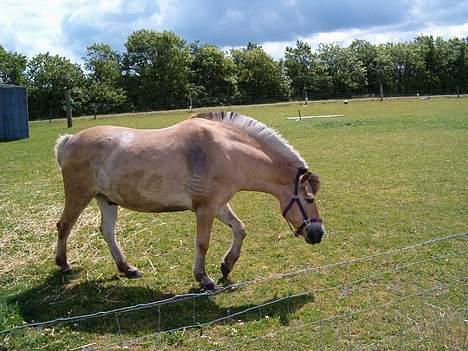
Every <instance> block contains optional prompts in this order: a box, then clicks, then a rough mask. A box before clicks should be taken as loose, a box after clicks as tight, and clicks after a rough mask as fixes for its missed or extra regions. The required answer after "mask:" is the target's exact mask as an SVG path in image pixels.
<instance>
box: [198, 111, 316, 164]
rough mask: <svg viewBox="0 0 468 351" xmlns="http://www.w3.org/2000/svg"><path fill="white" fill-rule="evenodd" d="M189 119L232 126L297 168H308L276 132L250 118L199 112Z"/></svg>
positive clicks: (235, 114)
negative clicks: (201, 119) (202, 119)
mask: <svg viewBox="0 0 468 351" xmlns="http://www.w3.org/2000/svg"><path fill="white" fill-rule="evenodd" d="M190 118H204V119H208V120H211V121H216V122H221V123H226V124H230V125H233V126H235V127H237V128H239V129H241V130H243V131H244V132H246V133H247V135H249V136H250V137H252V138H254V139H255V140H257V141H258V142H260V143H263V144H267V145H268V146H269V147H271V148H272V149H273V150H275V151H276V152H278V153H279V154H280V155H282V156H284V157H286V158H287V159H288V160H289V161H291V162H292V163H293V164H294V165H295V166H296V167H297V168H301V167H302V168H308V167H307V164H306V162H305V161H304V159H303V158H302V157H301V156H300V155H299V153H298V152H297V151H296V150H295V149H294V148H293V147H292V146H291V145H289V143H288V142H287V141H286V140H285V139H284V138H283V137H282V136H281V135H280V134H279V133H278V132H277V131H275V130H274V129H272V128H269V127H267V126H266V125H265V124H263V123H262V122H259V121H257V120H255V119H253V118H251V117H247V116H244V115H241V114H239V113H237V112H199V113H196V114H194V115H192V116H191V117H190Z"/></svg>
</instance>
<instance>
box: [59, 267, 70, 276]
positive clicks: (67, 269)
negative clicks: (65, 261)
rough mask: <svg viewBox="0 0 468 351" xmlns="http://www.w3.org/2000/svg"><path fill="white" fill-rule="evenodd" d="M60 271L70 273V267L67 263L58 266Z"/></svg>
mask: <svg viewBox="0 0 468 351" xmlns="http://www.w3.org/2000/svg"><path fill="white" fill-rule="evenodd" d="M60 273H62V274H66V275H70V274H72V269H71V267H70V266H69V265H66V266H63V267H60Z"/></svg>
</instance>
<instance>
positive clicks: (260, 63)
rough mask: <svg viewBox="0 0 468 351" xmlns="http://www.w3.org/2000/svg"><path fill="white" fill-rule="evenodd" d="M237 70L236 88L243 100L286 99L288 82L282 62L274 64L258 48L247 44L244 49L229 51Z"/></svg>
mask: <svg viewBox="0 0 468 351" xmlns="http://www.w3.org/2000/svg"><path fill="white" fill-rule="evenodd" d="M231 56H232V59H233V61H234V63H235V65H236V68H237V77H238V78H237V79H238V88H239V93H240V95H241V98H242V99H244V100H252V99H260V100H261V99H263V100H270V99H274V100H279V99H287V98H288V97H289V95H290V88H289V85H290V81H289V78H288V77H287V75H286V71H285V69H284V65H283V62H281V61H280V62H275V61H274V60H273V58H272V57H271V56H269V55H268V54H267V53H266V52H265V51H264V50H263V49H262V48H261V47H260V46H258V45H256V44H252V43H249V45H247V47H246V48H243V49H234V50H232V51H231Z"/></svg>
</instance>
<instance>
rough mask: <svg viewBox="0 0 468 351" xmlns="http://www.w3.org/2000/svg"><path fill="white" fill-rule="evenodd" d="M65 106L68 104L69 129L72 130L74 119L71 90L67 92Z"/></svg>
mask: <svg viewBox="0 0 468 351" xmlns="http://www.w3.org/2000/svg"><path fill="white" fill-rule="evenodd" d="M65 104H66V109H67V128H71V127H73V119H72V106H71V96H70V89H67V90H65Z"/></svg>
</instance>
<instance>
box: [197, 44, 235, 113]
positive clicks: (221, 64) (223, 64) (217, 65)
mask: <svg viewBox="0 0 468 351" xmlns="http://www.w3.org/2000/svg"><path fill="white" fill-rule="evenodd" d="M190 51H191V55H192V67H191V79H190V81H191V84H192V87H191V91H192V95H193V96H194V97H195V98H196V100H197V102H198V103H200V104H220V103H225V102H229V101H230V100H232V99H233V98H235V97H236V96H237V94H238V93H237V77H236V66H235V64H234V62H233V61H232V58H231V57H229V56H226V55H225V54H224V52H223V51H221V50H220V49H219V48H218V47H216V46H214V45H203V46H200V45H199V44H198V43H193V44H191V46H190Z"/></svg>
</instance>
